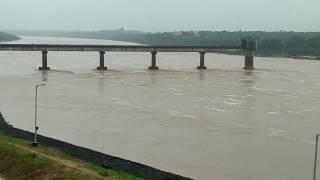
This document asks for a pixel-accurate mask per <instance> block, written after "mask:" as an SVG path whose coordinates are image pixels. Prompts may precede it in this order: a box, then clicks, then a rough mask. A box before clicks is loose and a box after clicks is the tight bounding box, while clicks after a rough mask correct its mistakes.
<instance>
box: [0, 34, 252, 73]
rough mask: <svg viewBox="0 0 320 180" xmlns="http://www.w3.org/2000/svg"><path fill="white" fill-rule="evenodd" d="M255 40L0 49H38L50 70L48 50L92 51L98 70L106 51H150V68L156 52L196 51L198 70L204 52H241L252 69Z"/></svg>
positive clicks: (202, 65) (7, 46)
mask: <svg viewBox="0 0 320 180" xmlns="http://www.w3.org/2000/svg"><path fill="white" fill-rule="evenodd" d="M256 46H257V45H256V41H253V40H248V39H245V40H243V41H242V43H241V46H133V45H130V46H126V45H125V46H123V45H121V46H120V45H63V44H0V51H40V52H42V66H41V67H39V70H50V67H48V63H47V62H48V58H47V57H48V52H49V51H91V52H92V51H94V52H99V54H100V65H99V67H97V69H98V70H107V67H106V66H105V63H104V56H105V53H106V52H150V53H151V66H150V67H149V69H150V70H158V69H159V67H158V66H157V64H156V56H157V53H158V52H197V53H199V54H200V65H199V66H198V67H197V69H199V70H204V69H207V67H206V66H205V54H206V53H223V52H224V53H226V52H232V53H236V52H241V53H243V54H244V55H245V67H244V68H245V69H253V68H254V65H253V60H254V53H255V50H256Z"/></svg>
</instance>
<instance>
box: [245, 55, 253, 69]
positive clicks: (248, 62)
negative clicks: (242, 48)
mask: <svg viewBox="0 0 320 180" xmlns="http://www.w3.org/2000/svg"><path fill="white" fill-rule="evenodd" d="M243 69H254V52H253V51H247V52H246V55H245V62H244V68H243Z"/></svg>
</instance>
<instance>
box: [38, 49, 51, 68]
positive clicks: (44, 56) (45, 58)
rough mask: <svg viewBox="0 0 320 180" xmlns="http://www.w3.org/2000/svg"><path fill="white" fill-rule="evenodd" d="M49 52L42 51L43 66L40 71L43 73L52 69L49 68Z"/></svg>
mask: <svg viewBox="0 0 320 180" xmlns="http://www.w3.org/2000/svg"><path fill="white" fill-rule="evenodd" d="M47 61H48V51H42V66H41V67H39V70H41V71H47V70H50V67H48V62H47Z"/></svg>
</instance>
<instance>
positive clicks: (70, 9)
mask: <svg viewBox="0 0 320 180" xmlns="http://www.w3.org/2000/svg"><path fill="white" fill-rule="evenodd" d="M121 27H125V29H135V30H143V31H176V30H235V31H237V30H240V29H242V30H266V31H277V30H294V31H320V0H0V29H2V30H19V29H25V30H102V29H118V28H121Z"/></svg>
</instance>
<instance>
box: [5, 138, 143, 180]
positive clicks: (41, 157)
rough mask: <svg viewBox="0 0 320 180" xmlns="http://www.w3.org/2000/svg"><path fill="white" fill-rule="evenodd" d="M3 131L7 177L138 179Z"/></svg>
mask: <svg viewBox="0 0 320 180" xmlns="http://www.w3.org/2000/svg"><path fill="white" fill-rule="evenodd" d="M30 143H31V142H28V141H24V140H21V139H16V138H13V137H10V136H8V135H5V134H4V133H1V132H0V176H1V177H3V178H5V179H8V180H10V179H79V180H80V179H128V180H134V179H138V178H136V177H134V176H131V175H129V174H126V173H123V172H117V171H114V170H111V169H105V168H102V167H99V166H95V165H92V164H89V163H87V162H84V161H81V160H79V159H76V158H73V157H71V156H68V155H66V154H64V153H62V152H60V151H59V150H57V149H55V148H50V147H45V146H39V147H36V148H34V147H32V146H31V144H30Z"/></svg>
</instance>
